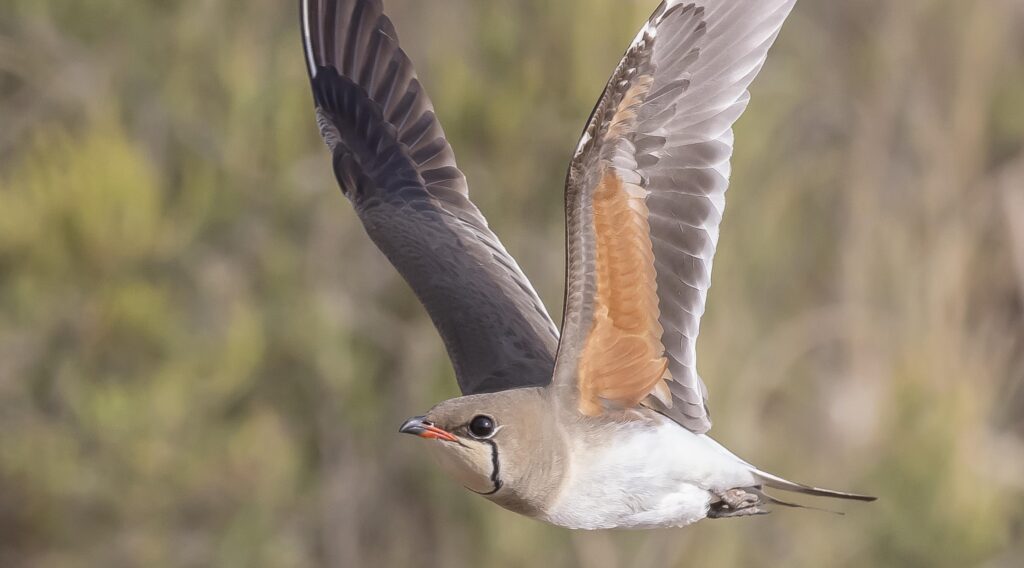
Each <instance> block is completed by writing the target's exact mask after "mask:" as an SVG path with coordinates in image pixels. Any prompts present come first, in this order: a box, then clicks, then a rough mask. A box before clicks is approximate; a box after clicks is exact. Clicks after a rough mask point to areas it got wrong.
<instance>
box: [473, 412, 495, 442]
mask: <svg viewBox="0 0 1024 568" xmlns="http://www.w3.org/2000/svg"><path fill="white" fill-rule="evenodd" d="M469 433H470V434H472V435H473V437H474V438H490V437H491V436H493V435H494V420H492V419H491V417H490V416H484V415H483V414H480V415H478V416H474V417H473V420H471V421H470V423H469Z"/></svg>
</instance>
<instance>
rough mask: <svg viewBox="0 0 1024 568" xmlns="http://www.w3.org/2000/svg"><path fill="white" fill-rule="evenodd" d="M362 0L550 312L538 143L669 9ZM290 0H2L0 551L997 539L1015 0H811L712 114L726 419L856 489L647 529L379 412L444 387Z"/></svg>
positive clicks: (894, 559) (1020, 185)
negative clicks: (318, 104) (565, 520)
mask: <svg viewBox="0 0 1024 568" xmlns="http://www.w3.org/2000/svg"><path fill="white" fill-rule="evenodd" d="M386 4H387V8H388V12H389V13H390V14H391V15H392V16H393V18H394V20H395V21H396V25H397V27H398V30H399V32H400V35H401V37H402V41H403V45H404V46H405V47H406V49H407V51H409V53H410V54H411V57H412V59H413V60H414V61H415V62H416V64H417V66H418V69H419V71H420V75H421V77H422V79H423V81H424V83H425V84H426V86H427V88H428V90H429V91H430V93H431V95H432V97H433V100H434V103H435V106H436V107H437V110H438V113H439V115H440V117H441V119H442V121H443V123H444V125H445V128H446V130H447V132H448V134H449V136H450V137H451V139H452V144H453V146H454V148H455V151H456V153H457V154H458V156H459V163H460V164H461V166H462V167H463V169H464V170H465V171H466V172H467V175H468V178H469V181H470V185H471V189H472V194H473V197H474V199H475V201H476V202H477V203H478V204H479V205H480V206H481V208H482V209H483V211H484V212H485V213H486V214H488V217H489V218H490V220H491V224H492V225H493V226H494V227H495V228H496V230H497V232H498V233H499V234H500V235H501V236H502V238H503V239H504V241H505V243H506V245H507V247H508V248H509V249H510V250H511V251H512V252H513V254H515V255H516V256H517V257H518V258H519V260H520V262H521V264H522V265H523V266H524V269H525V271H526V272H527V273H528V274H529V275H530V276H531V277H532V279H533V281H534V283H535V284H536V285H537V287H538V289H539V290H540V291H541V293H542V295H543V297H544V298H545V299H546V301H547V303H548V307H549V309H550V311H551V312H552V313H553V314H559V313H561V310H560V304H559V302H560V299H561V293H562V292H561V285H562V284H561V282H562V259H563V251H562V230H563V229H562V205H561V203H562V179H563V174H564V168H565V164H566V162H567V160H568V158H569V155H570V151H571V149H572V148H573V145H574V143H575V141H576V137H577V135H578V133H579V131H580V129H581V126H582V123H583V120H584V119H585V118H586V116H587V113H588V112H589V110H590V108H591V105H592V103H593V101H594V99H595V98H596V96H597V95H598V93H599V91H600V89H601V87H602V86H603V84H604V81H605V79H606V77H607V75H608V73H609V72H610V71H611V69H612V68H613V67H614V65H615V63H616V61H617V59H618V56H619V54H620V52H621V50H622V49H623V47H624V46H625V45H626V44H627V43H628V41H629V39H630V38H631V37H632V36H633V34H634V33H635V30H636V29H637V27H638V26H639V25H640V23H641V22H642V21H643V20H644V18H646V16H647V14H648V13H649V12H650V11H651V10H652V9H653V8H654V5H655V4H656V0H642V1H641V0H630V1H628V2H625V1H622V0H559V1H557V2H549V1H542V0H516V1H506V0H488V1H486V2H485V1H480V0H459V1H456V0H443V1H441V0H431V1H430V2H417V1H415V0H405V1H398V0H394V1H387V2H386ZM296 12H297V10H296V7H295V6H294V2H291V1H286V2H282V1H280V0H245V1H242V0H190V1H182V2H163V1H158V0H132V1H130V2H128V1H114V0H90V1H89V2H82V1H74V0H2V5H0V565H2V566H12V567H13V566H18V567H20V566H24V567H65V566H112V567H116V566H225V567H232V566H238V567H254V566H273V567H283V566H294V567H304V566H412V565H416V566H446V567H459V566H477V565H487V566H509V567H514V566H525V565H544V566H559V565H565V566H593V567H598V568H601V567H606V566H638V567H648V566H650V567H653V566H715V567H727V566H744V567H748V566H809V567H810V566H814V567H817V566H858V567H859V566H921V567H936V566H938V567H941V566H957V567H960V566H991V567H1000V566H1019V565H1020V562H1021V560H1022V559H1024V307H1022V306H1024V4H1022V3H1021V2H1020V1H1019V0H986V1H983V2H962V1H956V0H900V1H889V0H856V1H849V2H836V1H832V0H801V1H800V2H799V3H798V6H797V8H796V10H795V12H794V13H793V16H792V17H791V19H790V21H789V23H788V24H787V25H786V27H785V28H784V30H783V33H782V36H781V37H780V39H779V41H778V43H777V44H776V47H775V48H774V50H773V52H772V53H771V55H770V57H769V61H768V65H767V66H766V67H765V70H764V72H763V73H762V74H761V77H760V78H759V79H758V81H757V82H755V84H754V88H753V103H752V104H751V106H750V109H749V111H748V112H747V114H746V115H745V116H744V117H743V118H742V119H741V120H740V122H739V123H738V126H737V132H736V139H737V144H736V156H735V160H734V168H733V172H734V174H733V186H732V189H730V193H729V202H730V204H729V210H728V213H727V215H726V219H725V223H724V227H723V230H722V236H721V246H720V249H719V255H718V257H717V261H716V273H715V286H714V287H713V289H712V292H711V294H710V306H709V311H708V314H707V316H706V317H705V320H704V325H703V332H702V335H701V342H700V357H701V370H702V374H703V375H704V377H705V380H706V381H707V383H708V385H709V387H710V389H711V396H712V398H711V405H712V411H713V414H714V417H715V420H716V427H715V430H714V431H713V433H714V434H715V436H716V437H717V438H718V439H719V440H721V441H722V442H723V443H726V444H727V445H728V446H730V447H731V448H733V449H734V450H735V451H737V452H738V453H739V454H740V455H742V456H744V457H746V458H747V459H749V460H751V461H753V462H755V463H757V464H760V465H762V466H763V467H765V468H767V469H769V470H771V471H777V472H779V473H783V474H785V475H787V476H790V477H792V478H794V479H798V480H805V481H808V482H812V483H817V484H822V485H827V486H834V487H837V488H840V489H842V488H847V489H852V490H858V491H863V492H870V493H875V494H877V495H879V496H880V497H881V500H880V501H879V502H877V503H874V504H871V505H856V504H850V505H848V506H844V504H839V505H838V506H841V507H842V508H843V509H844V510H846V511H847V513H848V514H847V515H846V516H845V517H839V516H833V515H829V514H827V513H820V512H814V511H792V510H781V511H778V512H776V513H775V514H773V515H770V516H768V517H760V518H756V519H748V520H738V521H737V520H732V521H717V522H715V521H711V522H704V523H701V524H699V525H697V526H694V527H690V528H687V529H684V530H671V531H655V532H636V533H630V532H626V533H621V532H603V533H602V532H598V533H573V532H570V531H566V530H562V529H558V528H553V527H549V526H546V525H543V524H540V523H536V522H533V521H529V520H526V519H524V518H521V517H518V516H515V515H513V514H512V513H508V512H505V511H503V510H500V509H499V508H498V507H496V506H494V505H492V504H490V503H487V502H486V501H484V500H483V499H480V498H478V497H475V496H473V495H471V494H470V493H468V492H466V491H464V490H463V489H461V488H459V487H458V486H457V485H455V484H454V483H453V482H451V481H449V480H447V479H445V478H443V477H442V475H441V473H440V472H439V470H438V469H437V468H435V467H434V466H433V464H432V463H431V462H430V461H429V459H428V457H427V455H426V453H425V452H423V451H422V450H423V448H422V447H420V444H418V443H417V441H416V440H414V439H410V438H408V437H402V436H399V435H398V434H397V433H396V427H397V426H398V424H399V423H400V422H401V420H402V419H404V418H405V417H407V416H410V415H412V414H416V413H419V412H422V411H424V410H426V409H427V408H429V407H430V406H431V405H432V404H433V403H434V402H436V401H439V400H441V399H444V398H447V397H450V396H452V395H454V394H456V387H455V382H454V381H453V380H452V372H451V369H450V367H449V364H448V362H447V359H446V356H445V353H444V351H443V349H442V346H441V343H440V341H439V340H438V338H437V336H436V334H435V333H434V331H433V328H432V327H431V324H430V322H429V320H428V318H427V317H426V315H425V314H424V312H423V310H422V309H421V308H420V307H419V305H418V304H417V302H416V300H415V298H414V297H413V296H412V294H411V293H410V292H409V290H408V289H407V288H406V286H405V284H404V283H403V282H402V281H401V280H400V278H399V277H398V276H397V275H396V273H395V272H394V270H393V269H392V268H391V267H390V266H389V265H388V263H387V261H386V260H385V259H384V258H383V256H382V255H381V254H379V253H378V252H377V251H376V249H375V248H374V247H373V245H372V244H371V242H370V241H369V239H368V238H367V237H366V236H365V235H364V233H363V231H362V228H361V227H360V226H359V224H358V222H357V219H356V217H355V216H354V214H353V213H352V212H351V210H350V208H349V206H348V204H347V203H346V202H345V200H344V199H343V197H342V196H341V194H340V193H339V192H338V190H337V189H336V186H335V183H334V180H333V177H332V174H331V171H330V163H329V158H328V156H327V153H326V150H325V149H324V147H323V144H322V143H321V142H320V140H319V138H318V134H317V129H316V127H315V125H314V121H313V115H312V107H311V104H310V95H309V92H308V87H307V83H306V77H305V71H304V69H303V58H302V54H301V50H300V45H299V38H298V34H297V29H296V27H297V24H296V19H297V18H296V16H297V14H296ZM832 505H834V504H832Z"/></svg>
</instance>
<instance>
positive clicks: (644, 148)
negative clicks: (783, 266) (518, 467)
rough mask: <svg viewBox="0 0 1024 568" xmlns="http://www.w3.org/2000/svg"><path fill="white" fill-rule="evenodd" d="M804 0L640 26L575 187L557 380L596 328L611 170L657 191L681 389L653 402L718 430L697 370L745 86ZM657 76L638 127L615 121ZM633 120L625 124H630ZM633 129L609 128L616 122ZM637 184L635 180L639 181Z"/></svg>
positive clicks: (695, 426)
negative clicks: (602, 220)
mask: <svg viewBox="0 0 1024 568" xmlns="http://www.w3.org/2000/svg"><path fill="white" fill-rule="evenodd" d="M794 3H795V0H670V1H666V2H663V3H662V4H661V6H659V7H658V9H657V10H656V11H655V13H654V15H653V16H652V17H651V19H650V20H649V21H648V23H647V25H646V26H644V28H643V29H642V30H641V31H640V33H639V34H638V35H637V37H636V39H635V40H634V42H633V44H632V45H631V46H630V49H629V50H628V51H627V52H626V55H625V57H624V58H623V60H622V62H621V63H620V64H619V67H618V68H617V69H616V72H615V74H614V75H613V76H612V79H611V80H610V81H609V83H608V86H607V87H606V88H605V92H604V93H603V94H602V96H601V99H600V100H599V101H598V104H597V106H596V107H595V110H594V113H593V114H592V116H591V119H590V121H589V122H588V124H587V127H586V129H585V130H584V133H583V136H582V138H581V140H580V144H579V146H578V148H577V151H576V155H575V157H574V159H573V162H572V164H571V165H570V168H569V176H568V180H567V184H566V203H567V208H569V210H567V212H566V215H567V221H566V222H567V229H568V233H569V239H568V243H567V244H568V247H569V250H568V254H567V257H568V258H569V264H570V266H569V268H568V270H567V272H566V278H567V282H566V313H565V318H564V322H565V324H564V327H563V330H562V344H561V345H560V347H559V356H558V361H557V364H558V368H557V369H556V379H555V380H556V381H561V380H563V379H564V377H563V375H565V376H566V377H568V376H570V375H571V373H572V370H573V368H574V367H575V366H576V363H575V362H570V363H571V364H567V365H565V368H566V370H565V372H564V373H563V354H566V355H567V357H566V358H568V357H573V356H578V353H577V350H566V349H564V345H565V344H566V342H572V343H574V344H576V345H579V343H580V342H582V341H584V340H585V335H586V333H587V331H588V330H587V324H588V318H587V311H588V309H592V308H591V305H590V301H589V300H588V299H587V295H588V294H592V293H593V289H592V288H593V285H592V284H588V283H587V273H588V271H591V270H592V268H593V266H592V265H593V258H592V255H591V254H590V253H588V252H587V247H588V246H592V243H590V242H589V241H588V239H591V237H590V236H589V235H588V230H587V226H586V224H587V223H588V222H589V221H588V218H587V215H588V214H589V213H588V211H587V209H588V207H589V204H588V201H587V199H588V195H587V192H588V191H589V188H590V187H592V186H593V185H594V184H595V182H594V177H595V176H596V175H598V174H596V173H595V172H599V171H601V169H602V168H605V167H610V168H613V169H614V170H615V171H616V172H617V173H618V175H619V176H620V177H622V178H623V179H624V180H627V181H630V180H636V183H637V184H638V185H639V186H640V187H642V188H643V189H644V190H646V192H647V197H646V206H647V208H648V210H649V214H648V218H647V222H648V224H649V234H650V240H651V246H652V249H653V256H654V263H655V269H656V282H657V295H658V309H659V316H658V321H659V322H660V324H661V327H662V330H663V333H662V336H661V342H662V345H663V346H664V349H665V357H666V358H667V360H668V376H670V380H669V381H668V387H669V391H670V393H671V397H666V396H664V395H662V396H650V397H648V398H647V400H646V401H645V402H644V404H646V405H648V406H651V407H653V408H655V409H657V410H659V411H660V412H663V413H664V414H666V415H668V416H669V417H671V418H673V419H674V420H676V421H677V422H679V423H680V424H682V425H683V426H685V427H687V428H688V429H690V430H692V431H694V432H697V433H703V432H706V431H707V430H708V429H710V427H711V420H710V416H709V414H708V409H707V388H706V387H705V385H704V382H703V381H702V380H701V378H700V376H699V375H698V374H697V368H696V342H697V335H698V332H699V327H700V318H701V316H702V315H703V313H704V306H705V301H706V298H707V292H708V289H709V287H710V286H711V268H712V260H713V257H714V253H715V247H716V245H717V242H718V232H719V224H720V223H721V221H722V214H723V212H724V210H725V191H726V189H727V187H728V185H729V175H730V164H729V160H730V158H731V156H732V147H733V131H732V124H733V123H734V122H735V121H736V119H737V118H739V116H740V115H741V114H742V113H743V111H744V109H745V108H746V105H747V102H748V101H749V99H750V95H749V93H748V91H747V87H748V86H749V85H750V82H751V81H752V80H753V79H754V77H755V76H756V75H757V73H758V72H759V71H760V69H761V66H762V65H763V63H764V60H765V57H766V54H767V51H768V48H769V47H770V46H771V44H772V43H773V42H774V40H775V38H776V36H777V35H778V33H779V31H780V29H781V27H782V24H783V22H784V21H785V19H786V17H787V16H788V14H789V12H790V10H791V9H792V7H793V4H794ZM640 80H649V81H650V86H649V88H647V89H646V96H645V98H644V100H642V101H641V102H640V103H639V104H638V105H637V109H636V114H635V117H628V118H631V120H630V121H629V123H628V124H625V125H622V124H617V125H611V124H609V119H610V118H611V115H612V113H613V111H614V110H615V108H616V105H617V104H618V103H619V102H620V101H621V100H622V99H623V97H624V94H625V93H627V92H629V91H630V89H631V88H632V87H633V86H635V85H637V84H638V81H640ZM624 126H625V128H624ZM613 127H614V128H619V129H623V128H624V132H622V133H621V135H619V136H611V137H610V136H608V135H607V134H608V132H609V129H610V128H613ZM631 183H632V181H631Z"/></svg>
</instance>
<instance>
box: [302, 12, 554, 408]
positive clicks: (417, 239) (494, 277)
mask: <svg viewBox="0 0 1024 568" xmlns="http://www.w3.org/2000/svg"><path fill="white" fill-rule="evenodd" d="M300 9H301V18H302V32H303V33H302V36H303V45H304V47H305V55H306V62H307V65H308V68H309V75H310V81H311V83H312V87H313V99H314V101H315V103H316V118H317V123H318V124H319V126H320V132H321V134H322V135H323V137H324V140H325V141H326V142H327V146H328V147H329V148H330V149H331V152H332V154H333V160H334V173H335V176H336V177H337V179H338V183H339V184H340V185H341V189H342V191H343V192H344V194H345V195H346V196H347V197H348V198H349V200H350V201H351V202H352V205H353V207H354V208H355V210H356V213H357V214H358V215H359V218H360V220H361V221H362V222H363V226H364V227H365V228H366V232H367V233H369V235H370V237H371V238H372V239H373V241H374V242H375V243H376V244H377V246H378V247H379V248H380V249H381V251H383V252H384V254H385V255H387V257H388V259H389V260H391V263H392V264H393V265H394V266H395V268H397V269H398V271H399V272H400V273H401V274H402V276H403V277H405V279H406V281H407V282H408V283H409V285H410V286H411V287H412V289H413V291H414V292H415V293H416V295H417V296H418V297H419V299H420V301H421V302H422V303H423V305H424V306H425V307H426V309H427V312H428V313H429V314H430V317H431V319H432V320H433V321H434V325H435V326H436V327H437V329H438V331H439V332H440V334H441V337H442V339H443V340H444V344H445V347H446V348H447V349H448V355H449V356H450V357H451V360H452V364H453V365H454V367H455V375H456V377H457V378H458V382H459V388H460V389H461V390H462V392H463V393H464V394H473V393H480V392H491V391H497V390H504V389H508V388H515V387H523V386H539V385H544V384H547V383H549V382H550V381H551V374H552V369H553V368H554V351H555V347H556V345H557V342H558V331H557V329H556V328H555V325H554V324H553V323H552V321H551V318H550V317H549V316H548V314H547V311H546V310H545V309H544V306H543V304H542V303H541V301H540V299H539V298H538V297H537V293H536V292H535V291H534V289H533V287H532V286H531V285H530V282H529V280H527V279H526V276H524V275H523V272H522V271H521V270H520V269H519V266H518V265H517V264H516V262H515V260H514V259H513V258H512V257H511V256H510V255H509V254H508V252H506V251H505V248H504V247H503V246H502V245H501V242H500V241H499V240H498V237H496V236H495V235H494V233H492V232H491V230H490V229H488V227H487V221H486V220H485V219H484V217H483V215H481V214H480V211H479V210H478V209H477V208H476V206H474V205H473V203H472V202H470V201H469V197H468V191H467V187H466V178H465V176H463V175H462V172H461V171H459V169H458V167H456V165H455V158H454V155H453V154H452V149H451V146H449V145H448V141H447V140H446V139H445V136H444V132H443V131H442V130H441V125H440V124H439V123H438V121H437V118H436V117H435V116H434V111H433V106H432V105H431V103H430V99H428V98H427V95H426V93H425V92H424V91H423V88H422V86H421V85H420V83H419V81H418V80H417V79H416V73H415V71H414V70H413V67H412V63H411V62H410V61H409V59H408V57H406V55H405V53H404V52H402V50H401V49H400V48H399V45H398V36H397V35H396V34H395V29H394V26H392V24H391V21H390V20H389V19H388V18H387V17H386V16H385V15H384V14H383V8H382V7H381V2H380V0H301V2H300Z"/></svg>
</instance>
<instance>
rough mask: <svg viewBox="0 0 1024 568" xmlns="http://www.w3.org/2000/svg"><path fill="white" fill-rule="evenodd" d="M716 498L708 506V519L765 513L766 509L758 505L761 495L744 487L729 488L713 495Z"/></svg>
mask: <svg viewBox="0 0 1024 568" xmlns="http://www.w3.org/2000/svg"><path fill="white" fill-rule="evenodd" d="M715 496H716V497H717V498H718V500H717V501H715V502H713V503H711V506H710V507H709V508H708V518H709V519H724V518H726V517H748V516H751V515H766V514H768V511H767V510H765V509H762V508H761V507H760V505H761V504H762V503H761V496H760V495H758V494H757V493H752V492H749V491H747V490H745V489H740V488H736V489H730V490H728V491H725V492H722V493H718V494H716V495H715Z"/></svg>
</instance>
